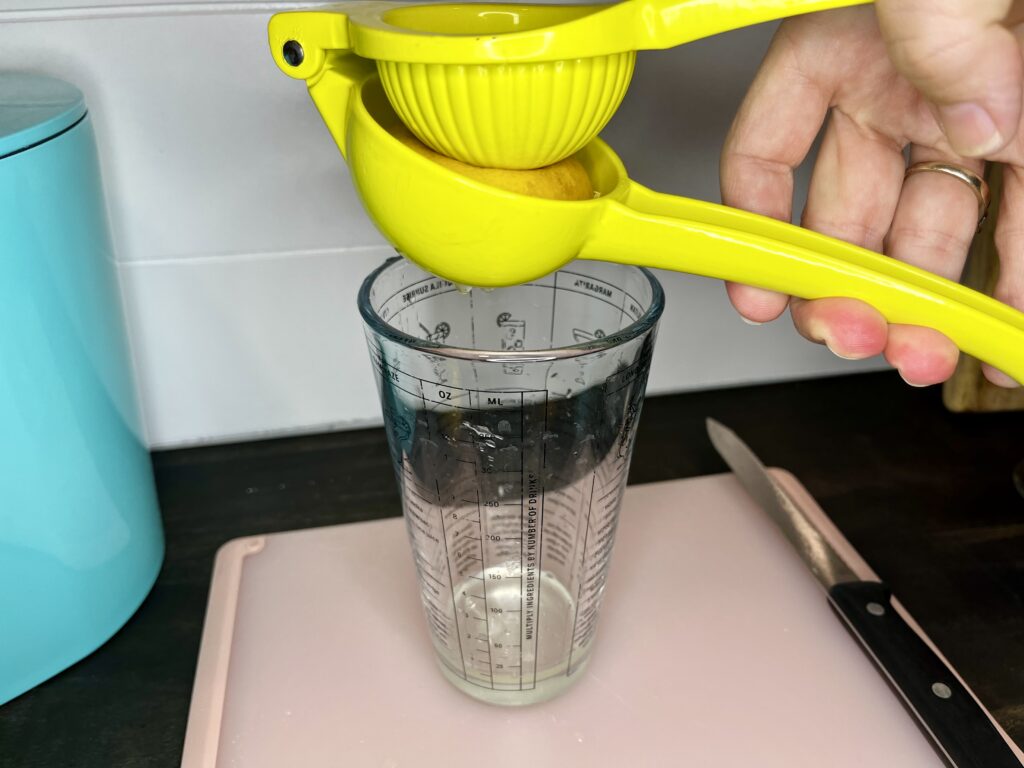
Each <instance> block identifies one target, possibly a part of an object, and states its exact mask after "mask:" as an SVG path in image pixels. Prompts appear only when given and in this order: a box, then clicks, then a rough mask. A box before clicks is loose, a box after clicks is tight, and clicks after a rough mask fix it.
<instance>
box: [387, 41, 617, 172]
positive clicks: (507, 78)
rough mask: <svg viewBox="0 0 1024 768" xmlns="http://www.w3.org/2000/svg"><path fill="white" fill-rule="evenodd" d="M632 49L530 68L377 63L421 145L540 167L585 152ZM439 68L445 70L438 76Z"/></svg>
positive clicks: (488, 164) (489, 161) (487, 161)
mask: <svg viewBox="0 0 1024 768" xmlns="http://www.w3.org/2000/svg"><path fill="white" fill-rule="evenodd" d="M635 59H636V54H634V53H632V52H627V53H618V54H612V55H609V56H594V57H590V58H585V59H572V60H565V61H543V62H537V63H533V64H419V63H409V62H400V61H378V62H377V71H378V72H379V73H380V79H381V82H382V83H383V85H384V90H385V92H386V93H387V95H388V99H389V100H390V101H391V104H392V106H394V108H395V112H397V113H398V116H399V117H401V118H402V122H404V123H405V124H406V125H407V126H409V129H410V130H411V131H412V132H413V133H415V134H416V136H417V137H418V138H419V139H420V141H422V142H423V143H424V144H426V145H428V146H430V147H432V148H433V149H434V150H436V151H437V152H440V153H441V154H444V155H448V156H449V157H454V158H457V159H459V160H461V161H463V162H464V163H470V164H472V165H478V166H482V167H484V168H516V169H528V168H541V167H543V166H547V165H551V164H552V163H557V162H558V161H559V160H563V159H565V158H566V157H569V156H570V155H572V154H574V153H575V152H577V151H579V150H580V149H582V148H583V147H584V146H586V144H587V143H588V142H589V141H590V140H591V139H593V138H594V137H595V136H597V134H598V133H600V132H601V129H603V128H604V126H605V125H606V124H607V123H608V121H609V120H610V119H611V117H612V115H614V114H615V110H616V109H618V107H619V104H620V103H621V101H622V98H623V96H625V95H626V89H627V88H628V87H629V79H630V77H631V76H632V74H633V62H634V61H635ZM439 70H440V71H439Z"/></svg>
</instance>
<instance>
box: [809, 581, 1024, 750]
mask: <svg viewBox="0 0 1024 768" xmlns="http://www.w3.org/2000/svg"><path fill="white" fill-rule="evenodd" d="M828 597H829V602H830V603H831V604H832V607H833V608H834V609H835V610H836V612H837V613H838V614H839V615H840V616H841V617H842V618H843V620H844V621H845V622H846V625H847V627H848V628H849V629H850V631H851V632H853V634H854V635H855V636H856V637H857V640H859V641H860V644H861V645H862V646H863V647H864V649H865V650H866V651H867V652H868V653H869V654H870V655H871V657H872V658H873V659H874V661H875V663H876V664H877V665H878V666H879V667H880V668H881V670H882V671H883V672H885V674H886V675H887V676H888V678H889V680H890V681H891V682H892V683H893V685H894V686H895V688H896V689H897V690H898V691H899V693H900V695H901V696H903V699H904V700H905V702H906V704H907V705H908V706H909V707H910V709H911V710H912V711H913V713H914V714H915V715H916V717H917V719H918V721H919V722H920V723H921V725H922V726H923V727H924V728H925V730H926V731H928V733H929V734H930V735H931V737H932V740H933V741H934V742H935V744H936V746H938V748H939V750H940V751H942V752H943V753H945V756H946V757H947V759H948V760H949V761H950V763H952V764H953V765H954V766H956V768H975V766H976V767H977V768H1003V767H1004V766H1006V768H1021V763H1020V761H1019V760H1018V759H1017V757H1016V755H1014V753H1013V751H1012V750H1011V749H1010V747H1009V746H1008V745H1007V743H1006V741H1005V740H1004V739H1003V737H1002V736H1001V735H1000V733H999V731H997V730H996V728H995V726H994V725H993V724H992V721H991V720H989V718H988V715H987V714H986V713H985V711H984V710H983V709H982V708H981V707H980V706H979V705H978V703H977V702H976V701H975V700H974V698H973V697H972V696H971V695H970V693H968V692H967V690H966V689H965V688H964V686H963V685H961V683H960V681H959V680H957V678H956V677H955V676H954V675H953V674H952V673H951V672H950V671H949V668H948V667H947V666H946V665H945V664H944V663H943V662H942V660H941V659H940V658H939V657H938V656H936V655H935V653H934V652H933V651H932V649H931V648H929V647H928V646H927V645H926V644H925V642H924V640H922V639H921V638H920V636H918V634H917V633H916V632H914V630H912V629H911V628H910V627H909V626H908V625H907V623H906V622H905V621H904V620H903V617H902V616H900V615H899V614H898V613H897V612H896V610H895V609H894V608H893V607H892V603H891V602H890V599H889V598H890V597H891V593H890V592H889V588H888V587H887V586H885V584H882V583H879V582H877V581H853V582H847V583H844V584H836V585H835V586H834V587H832V588H831V589H830V590H829V592H828Z"/></svg>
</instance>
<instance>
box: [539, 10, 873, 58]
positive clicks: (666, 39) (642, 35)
mask: <svg viewBox="0 0 1024 768" xmlns="http://www.w3.org/2000/svg"><path fill="white" fill-rule="evenodd" d="M870 2H872V0H627V3H626V4H634V3H635V4H636V6H637V7H636V11H635V17H634V18H635V19H636V23H637V25H638V29H637V31H636V34H637V40H636V45H635V49H636V50H648V49H663V48H674V47H675V46H677V45H682V44H684V43H689V42H691V41H693V40H700V39H702V38H705V37H711V36H712V35H717V34H720V33H722V32H728V31H730V30H733V29H740V28H742V27H750V26H753V25H755V24H762V23H764V22H766V21H774V20H776V19H784V18H788V17H790V16H799V15H801V14H805V13H814V12H816V11H828V10H832V9H834V8H846V7H848V6H851V5H867V4H868V3H870ZM585 22H586V19H582V20H581V21H580V22H579V23H585ZM564 26H565V25H563V28H564ZM559 34H561V28H560V29H559Z"/></svg>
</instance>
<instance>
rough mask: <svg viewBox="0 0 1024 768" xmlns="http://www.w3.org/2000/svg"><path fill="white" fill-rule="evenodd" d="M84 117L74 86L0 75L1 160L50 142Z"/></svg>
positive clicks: (49, 79)
mask: <svg viewBox="0 0 1024 768" xmlns="http://www.w3.org/2000/svg"><path fill="white" fill-rule="evenodd" d="M84 114H85V99H84V98H83V97H82V92H81V91H80V90H78V89H77V88H75V86H73V85H71V84H69V83H65V82H64V81H63V80H58V79H56V78H54V77H46V76H45V75H33V74H29V73H27V72H0V159H2V158H4V157H6V156H7V155H10V154H13V153H15V152H20V151H21V150H23V149H27V148H29V147H31V146H33V145H35V144H39V143H40V142H43V141H46V140H47V139H50V138H53V137H54V136H56V135H57V134H58V133H60V132H61V131H65V130H67V129H68V128H70V127H71V126H73V125H74V124H75V123H77V122H78V121H79V120H81V119H82V115H84Z"/></svg>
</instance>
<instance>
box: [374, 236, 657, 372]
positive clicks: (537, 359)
mask: <svg viewBox="0 0 1024 768" xmlns="http://www.w3.org/2000/svg"><path fill="white" fill-rule="evenodd" d="M402 263H409V264H410V266H411V262H406V260H405V259H404V258H403V257H402V256H393V257H391V258H389V259H388V260H387V261H385V262H384V263H383V264H381V265H380V266H379V267H377V268H376V269H375V270H373V272H371V273H370V274H369V275H367V276H366V279H365V280H363V284H362V285H361V286H360V288H359V300H358V304H359V314H360V315H362V318H363V322H365V323H366V325H367V326H369V328H370V329H372V330H373V332H374V333H376V334H378V335H379V336H383V337H384V338H386V339H388V340H389V341H393V342H395V343H396V344H401V345H402V346H403V347H409V348H410V349H415V350H417V351H420V352H426V353H429V354H435V355H439V356H441V357H452V358H456V359H459V360H475V361H478V362H485V363H510V362H517V363H546V362H550V361H553V360H566V359H569V358H573V357H582V356H584V355H590V354H593V353H595V352H601V351H604V350H608V349H611V348H612V347H616V346H618V345H620V344H624V343H625V342H627V341H630V340H632V339H635V338H636V337H638V336H640V335H642V334H644V333H645V332H647V331H649V330H650V329H651V328H653V327H654V326H655V325H656V324H657V322H658V319H659V318H660V317H661V312H662V310H663V309H664V308H665V291H664V290H663V289H662V287H661V283H660V282H658V279H657V278H656V277H655V276H654V275H653V274H652V273H651V271H650V270H648V269H646V268H644V267H638V266H633V265H624V264H616V265H615V266H617V267H620V268H624V269H635V270H638V271H639V272H640V273H641V274H642V275H643V276H644V277H645V278H647V282H648V284H649V285H650V287H651V302H650V304H649V305H648V307H647V308H646V309H645V310H644V312H643V314H641V315H640V317H638V318H637V319H636V320H634V321H633V322H632V323H630V324H629V325H627V326H626V327H625V328H622V329H621V330H618V331H615V332H614V333H609V334H608V335H607V336H602V337H600V338H595V339H592V340H589V341H584V342H580V343H578V344H569V345H566V346H564V347H552V348H550V349H519V350H504V351H502V350H491V349H469V348H466V347H452V346H448V345H446V344H439V343H437V342H436V341H430V340H429V339H421V338H418V337H416V336H413V335H411V334H408V333H405V332H404V331H400V330H399V329H397V328H395V327H394V326H393V325H390V324H389V323H388V322H387V321H386V320H384V318H382V317H381V316H380V315H379V314H377V311H376V310H375V309H374V308H373V305H372V304H371V303H370V291H371V290H372V288H373V284H374V283H375V282H376V280H377V278H378V277H380V276H381V275H382V274H383V273H384V272H385V271H387V270H388V269H390V268H392V267H393V266H395V265H396V264H402ZM555 271H558V270H555ZM439 279H440V278H439ZM497 290H502V289H500V288H499V289H497Z"/></svg>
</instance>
